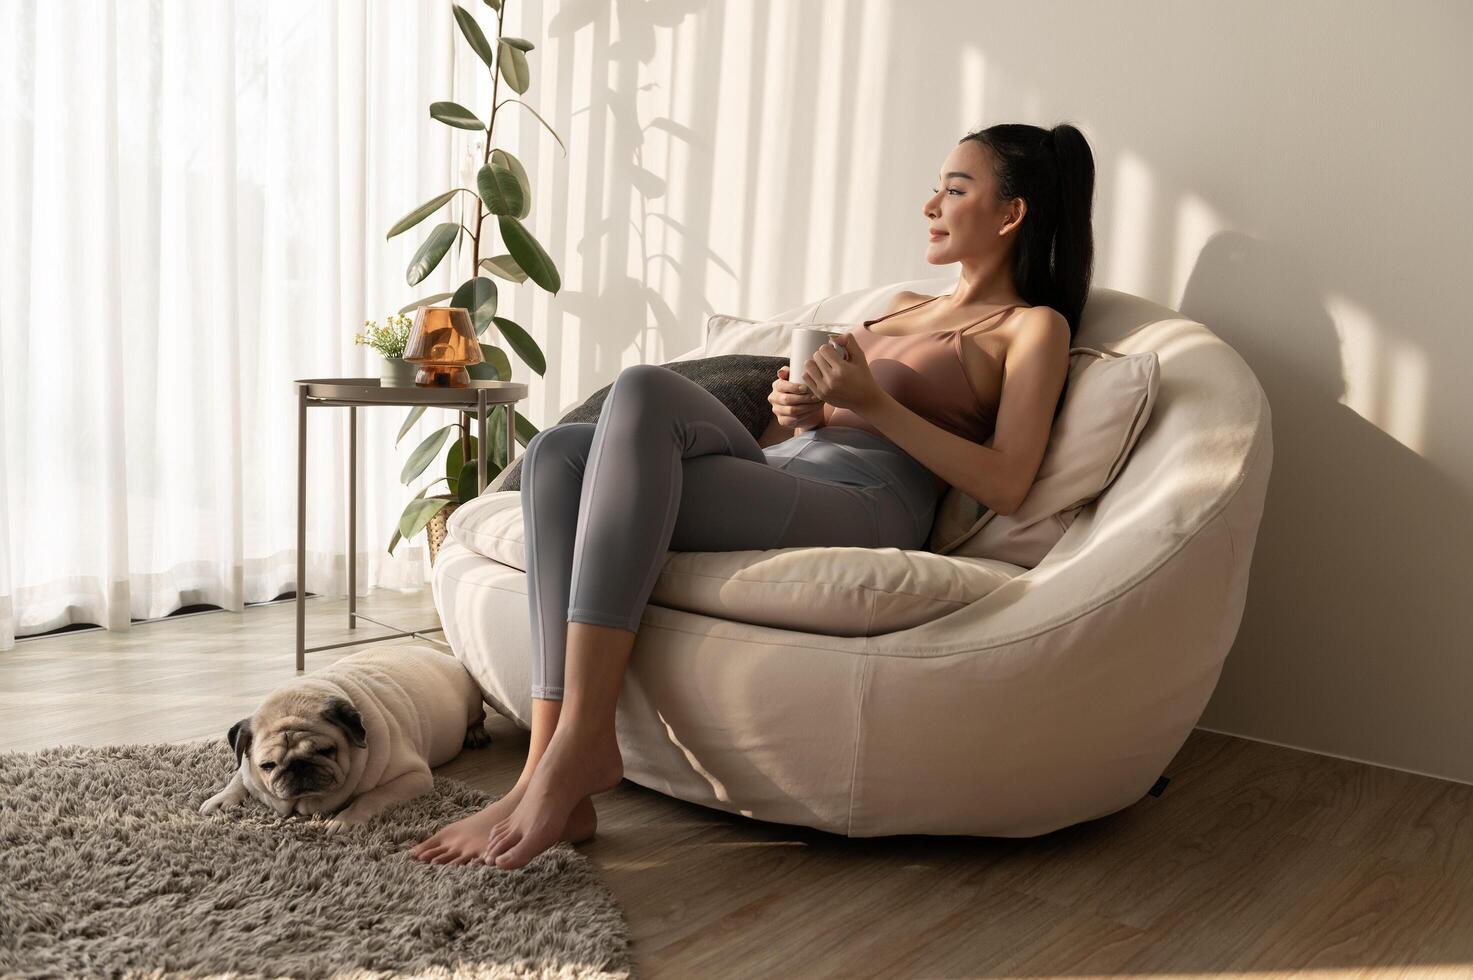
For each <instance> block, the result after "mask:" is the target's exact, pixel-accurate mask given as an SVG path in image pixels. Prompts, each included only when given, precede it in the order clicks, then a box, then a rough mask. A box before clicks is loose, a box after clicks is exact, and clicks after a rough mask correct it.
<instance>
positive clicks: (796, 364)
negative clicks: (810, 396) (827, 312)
mask: <svg viewBox="0 0 1473 980" xmlns="http://www.w3.org/2000/svg"><path fill="white" fill-rule="evenodd" d="M837 336H838V333H837V332H836V331H833V330H820V329H817V328H814V327H794V328H793V338H792V346H791V347H790V348H789V350H788V380H789V381H791V382H793V383H794V384H797V385H802V386H803V388H804V390H805V391H806V390H808V386H807V385H806V384H803V365H805V364H807V363H808V360H809V358H811V357H813V355H814V353H815V352H817V351H818V349H819V348H820V347H822V346H823V345H824V344H830V345H832V346H833V348H834V350H835V351H837V352H838V354H839V357H840V358H842V359H843V360H846V361H847V360H849V352H848V351H847V350H845V349H844V345H843V344H841V343H839V342H838V341H837V340H834V338H835V337H837Z"/></svg>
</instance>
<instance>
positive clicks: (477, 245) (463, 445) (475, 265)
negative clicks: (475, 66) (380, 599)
mask: <svg viewBox="0 0 1473 980" xmlns="http://www.w3.org/2000/svg"><path fill="white" fill-rule="evenodd" d="M505 16H506V0H502V3H501V5H500V6H499V7H498V8H497V10H496V68H495V69H493V70H492V72H491V120H490V122H488V123H486V146H485V149H484V151H483V152H482V153H481V166H483V167H484V166H485V165H486V164H487V163H490V162H491V134H492V132H493V131H494V130H495V129H496V91H497V89H498V88H499V87H500V86H501V70H500V69H501V33H502V20H503V18H504V17H505ZM476 192H477V193H476V223H475V226H474V227H475V230H474V231H472V232H471V278H472V279H474V278H476V276H478V275H480V272H481V222H482V221H484V220H485V217H482V214H481V207H482V204H483V203H484V202H483V201H482V200H481V194H480V187H479V185H478V186H477V187H476ZM486 217H490V215H486ZM460 414H461V419H462V422H461V426H460V459H461V462H465V460H466V454H467V453H468V452H469V451H470V414H469V413H467V412H461V413H460ZM507 449H508V451H510V449H511V447H510V446H508V447H507ZM479 451H480V452H485V451H486V447H485V446H481V447H479Z"/></svg>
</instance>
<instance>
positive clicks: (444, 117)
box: [386, 0, 567, 554]
mask: <svg viewBox="0 0 1473 980" xmlns="http://www.w3.org/2000/svg"><path fill="white" fill-rule="evenodd" d="M484 2H485V4H486V6H488V7H490V8H491V9H492V10H494V11H495V12H496V37H495V41H494V44H493V42H492V40H491V39H488V38H487V37H486V34H485V32H483V31H482V30H481V25H480V24H479V23H477V22H476V17H475V15H474V14H472V13H471V12H470V11H469V10H467V9H466V8H464V7H462V6H461V5H460V4H451V10H452V12H453V13H454V15H455V22H456V24H458V25H459V27H460V33H461V36H462V37H464V38H465V41H466V43H467V44H468V45H470V48H471V51H472V52H474V53H475V55H476V56H477V57H478V58H479V59H480V60H481V61H482V62H483V63H484V64H485V66H486V69H487V71H489V72H490V73H491V114H490V118H489V119H488V120H487V121H486V122H484V123H483V122H482V121H481V119H480V117H478V116H477V115H476V114H475V113H474V112H472V111H471V110H470V109H467V108H466V107H465V106H463V105H460V104H459V103H456V102H434V103H431V105H430V118H431V119H434V120H436V121H438V122H441V123H444V124H445V125H447V126H451V127H454V128H455V129H466V130H474V131H479V132H483V133H484V134H485V141H484V143H485V152H484V154H483V155H482V159H481V166H480V169H479V171H478V172H477V174H476V187H475V190H471V189H470V188H468V187H456V188H452V189H451V190H448V191H445V192H444V193H443V194H437V195H435V196H434V197H432V198H430V199H429V200H428V201H425V202H424V203H423V204H421V205H420V206H419V207H417V208H415V209H414V210H413V211H410V212H409V213H408V214H406V215H405V216H404V217H402V218H400V219H399V220H398V221H396V222H394V226H393V227H392V228H390V229H389V233H388V235H387V236H386V238H393V237H394V236H395V235H400V234H403V233H404V232H406V231H408V230H409V229H411V228H414V227H415V226H417V225H419V223H420V222H422V221H424V220H425V219H426V218H428V217H429V216H430V215H432V214H434V213H435V212H437V211H439V210H440V209H441V208H444V207H445V206H446V205H449V204H451V203H452V202H455V203H456V204H457V205H460V208H459V212H458V214H459V217H457V218H456V219H455V220H451V221H442V222H440V223H439V224H436V225H435V227H434V228H433V229H431V230H430V233H429V234H428V235H427V236H426V237H425V239H424V243H423V244H421V245H420V247H419V249H418V251H416V252H415V253H414V258H413V259H412V260H410V263H409V269H408V271H407V273H406V274H405V278H406V279H407V281H408V283H409V285H411V286H415V285H418V284H419V283H420V282H423V281H424V280H425V278H427V277H428V276H429V275H430V273H432V272H434V271H435V269H436V268H437V267H438V266H439V265H440V261H441V260H442V259H443V258H445V256H446V254H447V253H449V252H450V249H451V246H453V245H455V244H457V243H461V246H462V252H461V254H464V239H465V238H467V237H468V238H469V239H470V249H469V253H470V275H469V278H467V279H466V280H465V281H464V282H462V283H461V284H460V286H459V287H458V288H457V289H456V290H455V292H453V293H436V294H434V295H432V296H424V297H421V298H419V299H416V300H414V301H413V302H411V303H408V304H406V305H405V306H404V307H403V308H402V309H400V311H399V312H400V313H408V312H410V311H412V310H415V309H417V308H418V307H420V306H425V305H430V304H434V303H439V302H442V301H444V300H447V299H448V300H449V301H450V305H451V306H462V307H465V308H466V309H467V310H469V311H470V313H471V322H472V323H473V324H474V325H475V330H476V334H477V336H479V337H485V336H486V334H487V331H489V330H492V329H493V328H494V330H495V334H494V336H497V337H499V338H500V339H501V340H502V341H504V342H505V344H506V346H507V347H509V348H510V349H511V350H512V352H513V353H515V354H516V355H517V356H518V357H519V358H521V359H522V361H523V362H525V363H526V364H527V366H528V367H529V368H531V369H532V370H533V371H536V372H537V373H538V374H545V373H546V372H547V359H546V358H545V357H544V356H543V354H542V350H541V348H539V347H538V346H537V342H536V341H534V340H533V339H532V337H531V336H530V335H529V334H528V333H527V331H526V330H524V329H522V327H521V326H520V325H518V324H516V323H514V322H513V321H511V320H508V319H507V318H506V317H503V316H498V315H497V313H496V310H497V304H498V301H499V299H500V289H499V288H498V287H497V284H496V279H503V280H506V281H507V282H510V283H521V282H525V281H526V280H528V279H531V280H532V282H534V283H535V284H536V285H538V286H540V287H542V288H543V289H545V290H546V291H547V292H549V293H552V294H554V295H556V294H557V292H558V291H559V290H560V289H562V280H561V278H560V276H559V275H558V270H557V266H556V265H555V264H554V263H553V261H552V259H551V258H549V257H548V254H547V252H546V251H545V250H544V249H543V248H542V245H541V244H540V243H539V242H538V241H537V239H536V237H535V236H533V234H532V232H531V231H529V230H528V228H527V226H526V225H524V224H523V223H522V219H523V218H525V217H527V214H528V212H530V211H531V209H532V185H531V183H530V182H529V181H528V180H527V171H526V170H525V169H524V168H523V167H522V164H521V162H520V161H519V160H517V158H516V157H514V156H512V155H511V154H510V153H508V152H507V151H505V150H502V149H493V148H492V137H493V135H494V133H495V128H496V115H497V112H498V111H499V110H500V109H501V107H502V106H504V105H507V104H508V103H516V104H518V105H521V106H523V107H524V108H526V109H527V111H529V112H531V113H532V115H534V116H536V117H537V119H538V121H540V122H541V123H542V125H543V126H546V127H547V131H548V132H550V133H552V136H553V138H554V139H556V140H557V141H558V145H559V146H562V147H563V153H564V155H566V154H567V147H566V146H564V145H563V141H562V138H561V137H559V136H558V134H557V133H556V131H554V130H553V128H552V127H551V126H549V125H548V123H547V120H545V119H543V118H542V116H541V115H539V114H538V113H537V110H536V109H533V108H532V107H531V106H530V105H527V103H525V102H523V101H522V100H521V99H517V98H512V97H509V96H508V97H507V98H505V99H502V100H501V101H499V102H498V101H497V98H496V96H497V92H498V90H499V88H500V85H501V83H502V82H505V83H506V86H507V88H509V89H511V90H512V91H513V92H516V93H517V94H518V95H524V94H526V91H527V88H528V86H529V85H530V84H531V74H530V73H529V72H528V70H527V53H528V52H529V51H531V50H532V49H533V44H532V42H530V41H527V40H525V39H523V38H519V37H507V36H505V35H504V34H503V33H502V22H503V20H504V18H505V15H506V10H505V0H484ZM463 195H465V196H463ZM466 196H468V197H469V200H467V199H466ZM471 201H474V204H475V212H474V214H475V217H474V219H473V220H472V221H471V222H470V224H469V225H467V224H466V222H465V217H466V216H468V215H469V214H470V213H471V211H470V202H471ZM493 216H494V217H495V218H496V230H497V232H498V233H499V234H500V236H501V242H502V244H503V245H504V246H505V249H506V251H505V252H504V253H502V254H499V255H488V256H487V257H486V258H482V257H481V254H482V252H483V251H486V252H490V251H491V250H492V249H491V247H490V242H489V235H488V234H487V232H488V231H489V226H486V227H483V224H484V223H485V222H487V221H489V220H490V219H491V218H492V217H493ZM483 246H484V247H483ZM482 273H487V275H483V274H482ZM493 277H494V278H493ZM481 352H482V354H484V355H485V358H486V360H485V362H484V363H482V364H477V365H474V366H472V367H471V368H470V369H469V370H470V374H471V377H472V378H481V379H492V380H497V381H510V380H511V361H510V359H509V358H508V356H507V352H506V351H505V350H504V349H502V347H500V346H498V345H497V344H495V343H487V342H485V341H483V342H482V343H481ZM424 410H425V406H423V405H417V406H415V407H414V408H413V409H411V410H410V412H409V415H408V416H407V417H406V418H405V419H404V424H403V425H401V426H400V427H399V435H398V436H397V437H395V439H394V445H395V446H397V445H399V443H400V441H402V440H403V438H404V436H405V435H406V434H408V432H409V430H410V429H411V428H413V426H414V423H415V422H417V421H418V420H419V417H420V416H421V415H423V414H424ZM508 411H510V412H513V413H514V417H515V419H516V421H515V428H516V436H515V437H516V440H517V441H518V442H520V443H521V444H522V445H523V446H525V445H526V444H527V443H528V442H529V441H530V440H531V439H532V437H533V436H535V435H536V434H537V427H536V426H534V425H533V424H532V423H531V421H529V420H528V419H527V417H526V416H524V415H523V414H522V413H521V412H517V411H516V410H515V407H514V406H512V405H497V406H495V407H494V408H493V409H491V412H490V414H489V418H488V426H487V427H488V432H489V438H490V440H491V446H490V450H491V451H490V453H489V454H488V457H487V462H486V477H487V481H488V482H489V481H490V480H491V479H492V478H493V477H495V476H496V475H497V474H498V473H500V472H501V471H502V469H504V468H505V467H506V465H507V463H508V456H509V453H508V451H509V450H510V448H511V447H510V446H507V445H506V417H505V413H506V412H508ZM456 414H457V416H458V419H457V421H455V422H452V423H451V424H449V425H446V426H444V427H442V428H439V429H436V430H435V431H434V432H432V433H430V434H429V435H428V436H426V437H425V438H424V440H423V441H421V442H420V443H419V445H418V446H416V447H415V448H414V451H413V452H411V453H410V454H409V459H408V461H406V462H405V464H404V469H403V470H402V471H401V472H400V474H399V478H400V480H401V481H402V482H403V483H404V485H405V486H408V485H409V484H410V483H412V482H413V481H414V480H415V479H416V478H418V477H419V476H420V475H421V474H422V473H424V471H425V470H426V469H427V468H428V467H429V466H430V464H431V463H434V462H436V461H437V460H443V465H444V469H445V472H444V474H443V475H442V476H439V477H437V478H436V479H434V480H432V481H431V482H430V483H428V484H426V485H425V487H424V488H423V489H421V490H420V491H419V493H417V494H415V495H414V497H413V499H411V500H410V501H409V503H408V504H407V505H406V506H405V508H404V512H403V513H402V514H401V515H400V516H399V526H398V527H396V528H395V529H394V535H393V537H392V538H390V539H389V553H390V554H392V553H393V551H394V548H395V546H396V545H398V543H399V542H400V541H401V540H404V539H407V538H411V537H413V536H414V535H416V534H418V533H419V532H420V531H422V530H424V527H425V525H426V524H428V523H429V521H430V519H431V518H433V517H434V516H435V515H436V514H438V513H439V512H440V511H441V510H442V509H444V508H445V507H448V506H450V505H451V504H459V503H464V502H466V501H468V500H471V499H473V498H474V497H475V496H476V495H477V494H478V493H479V492H480V488H479V487H478V486H477V476H476V451H477V448H478V447H477V445H476V437H475V435H474V431H473V429H472V423H473V422H474V418H473V416H471V415H470V414H469V413H465V412H457V413H456ZM452 433H455V434H456V436H457V438H455V439H453V440H452V439H451V434H452ZM447 441H449V443H450V445H449V448H448V449H447V448H446V445H445V444H446V442H447ZM442 450H443V453H442ZM441 480H443V481H444V482H445V484H446V488H447V490H448V492H447V493H445V494H443V495H439V496H434V497H427V496H426V493H427V491H429V490H430V488H432V487H434V486H435V485H436V484H438V483H439V482H440V481H441Z"/></svg>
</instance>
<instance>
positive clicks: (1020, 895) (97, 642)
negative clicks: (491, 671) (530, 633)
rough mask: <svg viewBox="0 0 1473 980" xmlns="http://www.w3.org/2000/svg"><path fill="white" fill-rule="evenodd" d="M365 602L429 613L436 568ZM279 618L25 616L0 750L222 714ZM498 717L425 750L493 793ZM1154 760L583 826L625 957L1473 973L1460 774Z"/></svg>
mask: <svg viewBox="0 0 1473 980" xmlns="http://www.w3.org/2000/svg"><path fill="white" fill-rule="evenodd" d="M360 609H361V611H364V612H367V613H368V614H370V615H374V616H375V617H376V618H383V619H387V620H388V621H390V622H396V623H398V622H406V623H409V624H411V625H415V626H422V625H424V624H425V623H433V622H434V621H435V619H434V617H435V612H434V606H433V603H432V602H431V600H430V597H429V593H428V591H424V592H418V593H394V592H380V593H376V594H375V596H374V597H373V598H372V599H370V600H368V601H366V602H363V603H360ZM344 610H345V604H344V602H343V601H340V600H329V599H312V600H309V614H308V623H309V643H312V644H317V643H329V642H335V641H337V640H338V639H351V638H352V636H351V635H349V634H348V632H347V630H346V628H344V625H343V619H344V617H343V612H344ZM293 629H294V619H293V610H292V605H291V604H290V603H282V604H279V605H274V606H267V607H254V608H252V609H249V610H248V611H247V612H246V613H244V614H241V615H237V614H232V613H223V612H220V613H209V614H204V615H198V616H192V617H187V618H180V619H175V620H168V621H164V622H159V623H152V624H146V625H139V626H135V627H134V628H133V629H132V630H131V631H130V632H128V633H126V634H113V633H106V632H102V631H89V632H82V633H73V634H69V635H61V636H56V637H48V638H44V639H37V640H29V641H22V642H21V643H20V644H19V645H18V646H17V648H16V649H15V650H13V651H10V652H8V653H3V654H0V750H22V751H26V750H34V749H38V748H42V747H46V746H50V745H59V744H63V743H81V744H103V743H112V742H169V741H183V740H189V739H195V738H200V737H204V736H211V735H218V736H221V737H223V735H224V733H225V730H226V729H227V728H228V727H229V726H230V724H231V723H232V722H234V721H235V720H236V719H238V718H241V717H243V716H245V715H248V714H250V713H251V712H252V711H253V710H254V708H255V706H256V704H257V702H258V701H259V700H260V698H261V696H262V695H263V694H265V693H266V692H267V691H268V690H270V689H271V688H273V687H275V686H277V685H278V684H281V683H283V682H285V681H287V680H289V679H291V678H292V677H294V676H296V673H295V671H294V670H293V654H292V641H293ZM364 632H367V633H369V634H370V635H371V634H373V633H375V632H378V628H377V627H370V628H369V629H368V630H365V631H364ZM353 649H355V648H352V647H348V648H343V649H339V650H331V651H324V652H321V653H315V654H309V655H308V661H307V666H308V669H309V670H310V669H313V668H316V667H320V666H323V665H325V664H328V663H331V662H332V661H333V660H335V659H337V658H338V657H339V656H342V655H344V654H345V653H349V652H352V650H353ZM489 727H490V729H491V731H492V733H493V735H494V736H495V738H494V742H493V744H492V746H491V747H490V748H488V749H484V750H480V751H476V752H468V753H465V754H463V755H462V756H461V757H459V758H458V759H456V760H455V761H454V762H452V763H450V764H449V765H447V766H445V767H444V768H442V769H441V770H439V772H441V773H443V774H445V775H448V776H452V777H454V778H457V779H461V780H463V781H465V782H467V783H470V784H473V785H475V786H477V787H479V788H481V789H484V790H487V791H489V792H492V793H496V794H499V793H500V792H502V791H504V790H505V789H506V788H508V787H510V786H511V784H512V783H513V782H514V781H515V779H516V774H517V773H518V772H519V771H520V769H521V765H522V760H523V758H524V757H525V754H526V733H525V732H522V731H520V730H519V729H517V728H515V727H514V726H513V725H511V724H510V723H509V722H507V721H506V720H505V719H503V718H500V717H499V716H496V715H492V717H491V720H490V722H489ZM1166 775H1168V776H1170V777H1171V783H1170V785H1169V786H1168V787H1167V788H1166V790H1165V792H1164V793H1163V794H1162V795H1161V796H1160V797H1159V798H1158V797H1152V796H1146V797H1145V798H1143V799H1142V800H1140V801H1139V802H1137V803H1136V804H1135V805H1133V806H1131V807H1130V808H1128V809H1126V810H1123V811H1121V812H1119V813H1116V814H1113V815H1111V816H1109V817H1105V818H1103V819H1100V820H1095V821H1091V822H1090V823H1088V824H1082V825H1079V826H1075V827H1071V828H1068V829H1065V830H1061V831H1058V832H1056V833H1053V834H1049V835H1047V836H1044V837H1038V838H1033V839H1025V840H1007V839H989V838H965V837H924V836H911V837H892V838H881V839H854V840H850V839H847V838H843V837H838V836H834V835H830V834H826V833H822V832H819V831H814V830H809V829H807V828H797V827H787V826H783V825H779V824H769V823H762V822H758V821H753V820H750V819H746V818H742V817H737V816H732V815H729V814H726V813H721V812H718V811H713V810H707V809H704V808H702V807H698V806H695V805H692V804H687V803H684V802H681V801H678V800H673V799H669V798H667V797H664V796H661V795H660V794H658V793H655V792H653V791H651V790H647V789H644V788H642V787H639V786H636V785H634V784H633V783H630V782H629V781H627V780H626V781H625V782H624V783H623V784H621V785H620V786H619V788H617V789H615V790H613V791H611V792H609V793H606V794H603V795H601V796H599V797H596V798H595V799H596V802H597V805H598V811H599V819H600V826H599V833H598V836H597V837H595V838H594V840H592V841H590V842H588V843H587V844H585V845H582V846H581V847H580V850H582V851H583V853H585V854H587V855H588V856H589V857H590V858H591V859H592V860H593V861H594V862H595V863H596V864H597V865H598V866H599V867H600V868H601V869H602V872H603V874H604V876H605V879H606V880H607V882H608V884H609V886H610V888H611V889H612V891H613V892H614V894H615V895H616V896H617V898H618V899H619V901H620V902H621V903H622V905H623V908H624V910H625V914H626V916H627V917H628V920H629V924H630V929H631V932H632V935H633V937H634V955H635V965H636V975H638V976H641V977H680V978H685V977H703V978H704V977H767V976H773V977H784V978H786V977H806V976H839V977H995V976H1025V977H1043V976H1069V977H1076V976H1088V975H1108V976H1121V975H1124V976H1132V975H1140V976H1151V977H1157V976H1170V975H1180V976H1187V975H1201V974H1211V975H1252V976H1265V975H1267V976H1288V975H1291V974H1292V975H1314V976H1412V977H1434V976H1460V977H1473V786H1467V785H1463V784H1459V783H1451V782H1443V781H1440V780H1436V779H1431V778H1427V777H1423V776H1413V775H1409V774H1406V773H1401V772H1397V771H1395V770H1390V769H1381V768H1376V767H1372V766H1366V765H1361V764H1357V763H1351V762H1346V761H1342V760H1339V759H1333V758H1327V757H1323V756H1317V755H1312V754H1309V753H1304V752H1297V751H1293V750H1290V749H1283V748H1278V747H1275V746H1271V745H1266V744H1262V743H1258V742H1250V741H1246V740H1242V739H1236V738H1231V737H1227V736H1222V735H1216V734H1212V733H1209V732H1202V731H1197V732H1194V733H1193V734H1192V737H1191V738H1190V739H1188V741H1187V743H1186V745H1185V746H1184V747H1183V749H1182V751H1181V752H1180V753H1179V755H1178V756H1177V758H1176V759H1175V761H1174V762H1173V763H1172V764H1171V765H1170V766H1169V767H1168V768H1167V770H1166Z"/></svg>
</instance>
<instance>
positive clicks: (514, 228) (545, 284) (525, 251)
mask: <svg viewBox="0 0 1473 980" xmlns="http://www.w3.org/2000/svg"><path fill="white" fill-rule="evenodd" d="M496 221H497V223H498V224H499V225H500V226H501V240H502V241H504V242H506V250H507V251H508V252H510V253H511V257H512V258H514V259H516V260H517V265H519V266H521V267H522V268H523V269H526V270H527V275H528V276H529V277H531V279H532V281H533V282H535V283H536V284H537V285H539V286H541V287H542V288H543V289H545V290H547V291H548V292H549V293H556V292H557V291H558V290H559V289H562V288H563V284H562V278H561V277H560V276H559V275H558V271H557V266H555V265H553V264H552V259H551V257H549V256H548V254H547V252H545V251H543V248H542V246H541V244H539V243H538V241H537V239H536V238H534V237H532V233H531V232H530V231H528V230H527V227H526V225H523V224H522V223H521V222H520V221H518V220H517V219H516V218H514V217H512V216H511V215H509V214H498V215H497V216H496ZM447 247H448V246H447ZM421 278H423V277H421ZM418 281H419V280H414V282H418ZM411 285H413V282H411Z"/></svg>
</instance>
